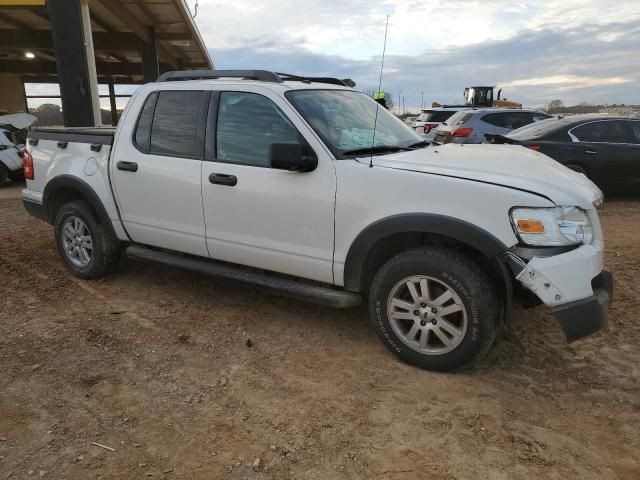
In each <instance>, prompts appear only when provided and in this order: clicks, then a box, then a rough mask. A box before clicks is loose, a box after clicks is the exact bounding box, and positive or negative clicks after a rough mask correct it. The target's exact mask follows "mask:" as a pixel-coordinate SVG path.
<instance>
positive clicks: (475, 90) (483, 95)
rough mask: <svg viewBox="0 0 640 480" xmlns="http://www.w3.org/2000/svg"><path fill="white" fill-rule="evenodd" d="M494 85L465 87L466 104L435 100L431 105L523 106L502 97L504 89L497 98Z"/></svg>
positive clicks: (500, 90)
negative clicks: (445, 102)
mask: <svg viewBox="0 0 640 480" xmlns="http://www.w3.org/2000/svg"><path fill="white" fill-rule="evenodd" d="M494 88H496V87H495V86H493V87H467V88H465V89H464V105H441V104H439V103H438V102H433V103H432V104H431V106H432V107H433V108H437V107H501V108H522V104H521V103H517V102H513V101H511V100H507V99H506V98H504V99H501V98H500V94H501V93H502V89H501V88H500V89H499V90H498V95H497V98H494V96H493V90H494Z"/></svg>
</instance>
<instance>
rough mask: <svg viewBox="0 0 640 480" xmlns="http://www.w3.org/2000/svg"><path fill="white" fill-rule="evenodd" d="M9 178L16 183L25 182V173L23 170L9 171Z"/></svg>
mask: <svg viewBox="0 0 640 480" xmlns="http://www.w3.org/2000/svg"><path fill="white" fill-rule="evenodd" d="M9 180H11V181H12V182H16V183H20V182H24V173H22V170H18V171H13V172H9Z"/></svg>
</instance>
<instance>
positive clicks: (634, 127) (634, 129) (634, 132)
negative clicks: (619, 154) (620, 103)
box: [628, 120, 640, 144]
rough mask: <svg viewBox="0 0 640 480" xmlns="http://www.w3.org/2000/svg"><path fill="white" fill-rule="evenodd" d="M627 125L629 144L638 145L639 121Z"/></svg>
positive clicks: (639, 139) (639, 136)
mask: <svg viewBox="0 0 640 480" xmlns="http://www.w3.org/2000/svg"><path fill="white" fill-rule="evenodd" d="M628 123H629V127H630V129H631V141H630V142H629V143H639V144H640V120H631V121H629V122H628Z"/></svg>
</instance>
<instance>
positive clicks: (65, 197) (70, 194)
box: [42, 175, 116, 236]
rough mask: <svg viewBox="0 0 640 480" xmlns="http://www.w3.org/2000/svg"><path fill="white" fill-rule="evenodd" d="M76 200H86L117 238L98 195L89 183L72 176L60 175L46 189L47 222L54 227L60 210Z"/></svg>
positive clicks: (100, 220)
mask: <svg viewBox="0 0 640 480" xmlns="http://www.w3.org/2000/svg"><path fill="white" fill-rule="evenodd" d="M74 200H85V201H86V202H87V203H88V204H89V206H90V207H91V210H92V211H93V212H94V213H95V215H96V217H97V218H98V221H99V222H100V224H102V225H104V226H105V227H106V228H107V229H109V231H110V233H112V234H113V235H114V236H116V233H115V231H114V229H113V224H112V223H111V219H110V218H109V215H108V214H107V210H106V208H105V207H104V204H103V203H102V201H101V200H100V197H98V194H97V193H96V192H95V191H94V190H93V189H92V188H91V186H90V185H89V184H88V183H87V182H85V181H84V180H82V179H79V178H77V177H74V176H71V175H59V176H57V177H55V178H53V179H51V180H50V181H49V182H48V183H47V185H46V187H45V188H44V192H43V194H42V205H43V207H44V209H45V212H46V217H47V221H48V222H49V223H50V224H52V225H53V223H54V221H55V218H56V214H57V211H58V209H59V208H60V207H61V206H62V205H64V204H65V203H67V202H70V201H74Z"/></svg>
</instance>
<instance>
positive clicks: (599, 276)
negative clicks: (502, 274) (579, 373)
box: [507, 245, 613, 342]
mask: <svg viewBox="0 0 640 480" xmlns="http://www.w3.org/2000/svg"><path fill="white" fill-rule="evenodd" d="M507 258H508V264H509V266H510V267H511V270H512V271H513V273H514V276H515V278H516V280H518V281H519V282H520V283H522V285H524V286H525V287H526V288H528V289H529V290H530V291H532V292H533V293H534V294H535V295H536V296H537V297H538V298H539V299H540V300H541V301H542V302H543V303H544V304H545V305H547V306H548V307H550V308H551V311H552V312H553V314H554V316H555V317H556V318H557V319H558V321H559V322H560V326H561V327H562V330H563V332H564V334H565V337H566V339H567V341H568V342H573V341H575V340H578V339H580V338H583V337H586V336H588V335H591V334H593V333H595V332H597V331H598V330H601V329H602V328H604V327H605V326H606V324H607V312H608V310H609V306H610V304H611V299H612V297H613V277H612V275H611V273H610V272H608V271H606V270H604V268H603V254H602V249H601V248H599V245H595V246H594V245H582V246H581V247H578V248H576V249H574V250H571V251H568V252H565V253H560V254H557V255H551V256H548V257H538V256H534V257H533V258H531V260H529V261H528V262H525V261H524V260H523V259H522V258H520V257H519V256H517V255H515V254H513V253H511V252H509V253H508V254H507Z"/></svg>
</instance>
